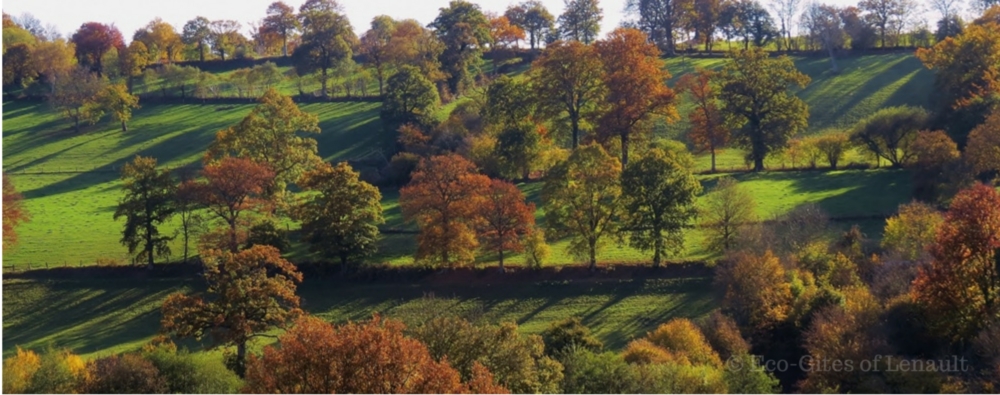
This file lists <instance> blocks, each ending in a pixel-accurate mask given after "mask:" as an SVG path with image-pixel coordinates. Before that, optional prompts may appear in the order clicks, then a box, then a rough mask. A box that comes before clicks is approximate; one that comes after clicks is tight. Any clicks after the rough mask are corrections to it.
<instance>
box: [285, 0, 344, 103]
mask: <svg viewBox="0 0 1000 395" xmlns="http://www.w3.org/2000/svg"><path fill="white" fill-rule="evenodd" d="M299 19H300V20H301V23H302V44H300V45H299V47H298V48H295V52H294V53H292V57H293V58H294V59H295V70H296V71H298V73H299V75H306V74H311V73H313V72H317V71H318V72H319V73H320V75H319V80H320V84H321V85H322V89H323V92H322V94H323V97H328V96H329V92H328V91H327V84H328V83H329V80H330V77H331V76H330V73H331V71H332V70H336V69H337V68H338V67H340V66H341V65H342V64H343V62H345V61H348V60H350V59H351V57H352V56H353V51H352V46H353V45H354V43H355V42H356V41H357V37H355V36H354V31H353V30H352V28H351V23H350V21H348V19H347V16H345V15H344V14H343V13H342V12H341V10H340V7H339V5H337V3H336V2H333V1H332V0H309V1H307V2H306V3H305V4H303V5H302V7H299Z"/></svg>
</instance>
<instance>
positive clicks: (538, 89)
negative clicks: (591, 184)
mask: <svg viewBox="0 0 1000 395" xmlns="http://www.w3.org/2000/svg"><path fill="white" fill-rule="evenodd" d="M529 78H530V80H531V83H532V86H533V87H534V88H535V94H536V97H537V98H538V106H539V111H540V112H541V113H542V114H544V115H546V116H547V117H549V118H555V117H560V118H561V117H563V114H565V118H568V121H569V124H570V125H569V126H570V131H571V132H572V138H573V140H572V141H573V148H574V149H576V147H577V146H579V142H580V132H581V122H583V121H585V120H587V119H592V118H595V117H596V116H597V114H599V113H600V105H601V102H602V101H603V99H604V97H605V94H606V92H607V87H606V86H605V84H604V66H603V64H602V63H601V61H600V58H599V57H598V56H597V52H596V51H595V50H594V48H593V47H591V46H588V45H584V44H582V43H580V42H577V41H571V42H561V41H557V42H555V43H552V44H550V45H549V46H548V47H546V48H545V52H543V53H542V55H541V56H540V57H539V58H538V59H537V60H535V62H534V63H532V65H531V71H530V76H529Z"/></svg>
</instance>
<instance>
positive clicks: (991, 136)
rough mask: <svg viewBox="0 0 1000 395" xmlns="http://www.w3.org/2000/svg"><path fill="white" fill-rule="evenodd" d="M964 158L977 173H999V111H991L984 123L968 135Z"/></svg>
mask: <svg viewBox="0 0 1000 395" xmlns="http://www.w3.org/2000/svg"><path fill="white" fill-rule="evenodd" d="M964 155H965V158H966V160H967V161H968V162H969V164H971V165H972V168H973V171H975V172H977V173H980V174H982V173H987V172H997V173H1000V111H993V112H992V113H991V114H990V116H989V117H987V118H986V121H985V122H983V123H982V124H980V125H979V126H976V128H975V129H972V132H970V133H969V142H968V144H967V145H966V146H965V153H964Z"/></svg>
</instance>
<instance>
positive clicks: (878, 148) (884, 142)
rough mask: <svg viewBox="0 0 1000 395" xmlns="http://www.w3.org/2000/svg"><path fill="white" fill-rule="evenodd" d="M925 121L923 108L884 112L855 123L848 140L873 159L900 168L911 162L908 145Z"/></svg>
mask: <svg viewBox="0 0 1000 395" xmlns="http://www.w3.org/2000/svg"><path fill="white" fill-rule="evenodd" d="M927 119H928V114H927V110H924V109H922V108H918V107H910V106H902V107H888V108H883V109H881V110H878V111H877V112H876V113H874V114H872V115H870V116H868V118H865V119H863V120H861V122H858V124H857V125H856V126H855V127H854V131H853V132H851V139H852V140H854V142H855V144H857V145H860V146H862V147H865V148H866V149H867V150H868V151H869V152H871V153H872V154H873V155H875V157H876V158H883V159H885V160H887V161H889V163H891V164H892V167H897V168H898V167H903V165H905V164H906V163H907V162H909V161H910V159H912V157H913V151H912V150H910V149H909V148H910V144H911V143H912V142H913V140H915V139H916V138H917V132H918V131H920V130H921V129H923V128H924V127H925V126H926V125H927Z"/></svg>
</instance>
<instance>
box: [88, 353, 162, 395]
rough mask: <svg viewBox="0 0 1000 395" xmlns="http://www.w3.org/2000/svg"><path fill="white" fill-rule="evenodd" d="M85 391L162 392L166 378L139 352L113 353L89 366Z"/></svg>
mask: <svg viewBox="0 0 1000 395" xmlns="http://www.w3.org/2000/svg"><path fill="white" fill-rule="evenodd" d="M87 371H88V373H89V376H90V377H89V378H88V380H87V384H86V385H85V386H84V392H87V393H95V394H162V393H166V392H167V389H168V387H167V381H166V379H164V378H163V376H162V375H160V371H159V370H157V369H156V366H153V363H152V362H150V361H149V360H147V359H145V358H143V357H142V356H140V355H139V354H123V355H120V356H119V355H112V356H109V357H104V358H100V359H98V360H96V361H92V362H91V363H90V364H89V365H88V366H87Z"/></svg>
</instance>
